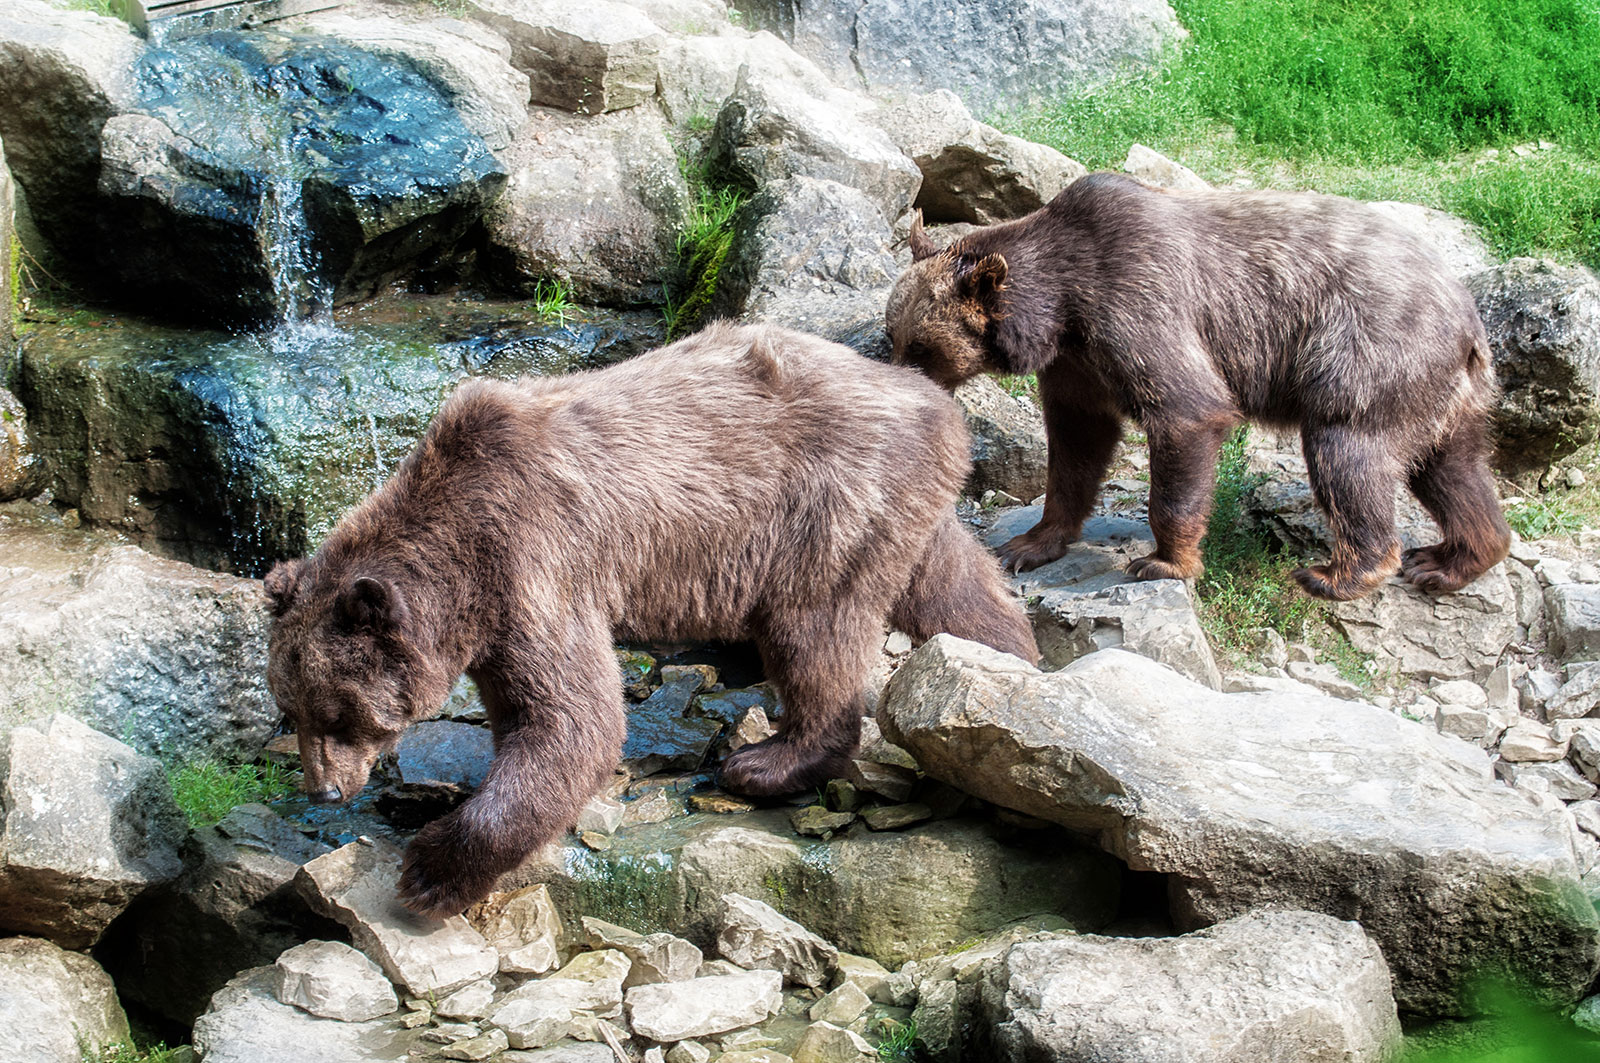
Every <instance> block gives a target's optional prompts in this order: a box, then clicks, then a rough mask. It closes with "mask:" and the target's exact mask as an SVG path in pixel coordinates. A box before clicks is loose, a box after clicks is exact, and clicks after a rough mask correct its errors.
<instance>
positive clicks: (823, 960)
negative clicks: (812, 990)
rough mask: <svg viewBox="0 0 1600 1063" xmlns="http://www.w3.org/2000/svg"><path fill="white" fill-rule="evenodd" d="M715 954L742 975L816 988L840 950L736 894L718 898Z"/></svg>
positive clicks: (825, 978)
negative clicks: (773, 974) (758, 973)
mask: <svg viewBox="0 0 1600 1063" xmlns="http://www.w3.org/2000/svg"><path fill="white" fill-rule="evenodd" d="M717 951H718V952H720V953H721V954H722V955H723V956H724V957H725V958H727V959H729V960H732V961H733V962H734V963H737V964H738V965H739V966H740V967H744V968H746V969H753V968H761V969H763V970H769V971H778V972H779V973H781V974H782V975H783V976H784V978H785V979H787V980H788V981H791V982H795V983H797V984H799V985H806V986H813V987H815V986H821V985H826V984H827V983H828V975H829V973H830V972H832V970H833V966H834V964H836V963H837V962H838V961H839V950H838V949H836V948H834V947H833V946H832V945H830V944H828V943H827V942H826V941H824V940H822V939H821V938H819V937H818V936H817V935H815V934H813V933H812V932H811V931H809V930H807V929H806V928H805V927H803V926H801V925H800V924H799V923H797V922H795V921H794V920H793V919H790V918H788V917H787V916H785V915H783V914H782V913H780V912H779V911H778V910H777V909H775V908H773V907H772V905H770V904H767V903H765V902H763V901H757V900H752V899H750V898H749V897H744V896H740V895H739V894H737V893H728V894H724V895H723V897H722V916H721V919H720V920H719V921H718V927H717Z"/></svg>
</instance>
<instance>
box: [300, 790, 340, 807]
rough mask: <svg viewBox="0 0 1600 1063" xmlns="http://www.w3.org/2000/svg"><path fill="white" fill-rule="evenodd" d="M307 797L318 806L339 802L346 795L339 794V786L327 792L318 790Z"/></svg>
mask: <svg viewBox="0 0 1600 1063" xmlns="http://www.w3.org/2000/svg"><path fill="white" fill-rule="evenodd" d="M306 796H307V797H309V798H311V800H312V801H313V802H315V803H316V804H319V805H331V804H334V803H335V802H337V801H338V800H339V798H341V797H343V796H344V795H343V794H341V793H340V792H339V788H338V787H337V786H330V787H328V789H326V790H316V791H313V792H312V793H309V794H307V795H306Z"/></svg>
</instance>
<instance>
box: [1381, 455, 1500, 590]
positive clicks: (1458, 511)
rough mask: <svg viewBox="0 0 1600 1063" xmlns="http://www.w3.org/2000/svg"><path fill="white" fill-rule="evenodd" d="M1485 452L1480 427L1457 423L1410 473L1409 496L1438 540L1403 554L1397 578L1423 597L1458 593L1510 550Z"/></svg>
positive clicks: (1498, 499)
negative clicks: (1429, 517) (1426, 516)
mask: <svg viewBox="0 0 1600 1063" xmlns="http://www.w3.org/2000/svg"><path fill="white" fill-rule="evenodd" d="M1488 449H1489V448H1488V441H1487V439H1485V437H1484V430H1483V426H1482V424H1481V423H1461V424H1458V425H1457V426H1456V428H1455V430H1454V431H1452V432H1451V433H1450V434H1449V435H1448V436H1446V438H1445V440H1444V441H1443V442H1442V443H1440V445H1439V446H1438V447H1437V448H1435V449H1434V451H1433V452H1432V453H1431V454H1429V455H1428V456H1427V457H1425V458H1424V459H1423V460H1422V462H1421V464H1419V465H1418V466H1417V467H1416V468H1415V469H1414V470H1413V471H1412V473H1411V477H1410V483H1409V486H1410V488H1411V493H1412V494H1414V495H1416V496H1417V501H1419V502H1421V503H1422V504H1423V506H1424V507H1426V508H1427V510H1428V512H1429V513H1430V514H1431V515H1432V516H1433V519H1434V520H1435V521H1437V522H1438V524H1439V530H1440V531H1441V532H1442V533H1443V534H1444V540H1443V541H1442V542H1439V543H1435V544H1434V545H1432V546H1423V547H1418V548H1417V549H1415V550H1407V551H1406V553H1405V556H1404V557H1403V558H1402V559H1401V562H1400V572H1401V575H1403V576H1405V578H1406V579H1408V580H1410V581H1411V583H1413V584H1414V585H1415V586H1416V587H1417V588H1418V589H1420V590H1423V591H1426V592H1427V593H1429V594H1448V593H1450V592H1451V591H1458V590H1460V589H1461V588H1462V587H1465V586H1466V585H1467V584H1469V583H1471V582H1472V581H1473V580H1475V579H1477V578H1478V577H1479V576H1481V575H1483V574H1484V573H1485V572H1487V571H1488V570H1489V569H1490V568H1492V567H1494V566H1495V565H1496V564H1498V563H1499V562H1500V561H1501V559H1502V558H1504V557H1505V556H1506V552H1507V551H1508V550H1509V549H1510V547H1511V529H1510V527H1508V526H1507V525H1506V518H1505V515H1504V514H1503V513H1502V512H1501V511H1500V498H1499V495H1498V494H1497V493H1496V492H1495V489H1494V478H1493V477H1492V476H1491V475H1490V474H1489V466H1488V462H1487V453H1488Z"/></svg>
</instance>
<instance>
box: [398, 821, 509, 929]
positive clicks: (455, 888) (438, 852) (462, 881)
mask: <svg viewBox="0 0 1600 1063" xmlns="http://www.w3.org/2000/svg"><path fill="white" fill-rule="evenodd" d="M465 848H466V847H465V846H463V845H462V844H460V842H459V841H458V840H457V839H456V837H455V835H454V832H453V831H451V830H450V828H449V826H448V825H447V824H446V823H445V822H444V821H435V822H433V823H430V824H428V825H427V826H426V827H424V828H423V829H422V830H421V831H419V832H418V833H417V836H416V837H415V838H413V839H412V840H411V844H410V845H408V846H406V855H405V862H404V864H403V865H402V867H401V871H400V890H399V896H400V903H402V904H404V905H405V906H406V907H407V908H409V909H410V910H411V911H413V912H415V913H417V914H418V915H421V916H426V917H428V918H431V919H446V918H448V917H450V916H452V915H460V914H461V913H462V912H464V911H466V910H467V908H469V907H470V906H472V905H474V904H476V903H477V902H479V901H481V900H483V898H484V897H487V896H488V895H489V891H490V890H491V889H493V888H494V883H495V880H496V879H497V878H498V877H499V876H498V875H497V874H492V873H488V874H486V873H485V872H484V871H483V870H482V869H481V867H475V866H474V864H475V861H473V860H472V859H471V858H470V857H469V856H468V855H467V853H466V851H465Z"/></svg>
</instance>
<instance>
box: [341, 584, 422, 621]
mask: <svg viewBox="0 0 1600 1063" xmlns="http://www.w3.org/2000/svg"><path fill="white" fill-rule="evenodd" d="M337 610H338V611H337V616H338V618H339V623H340V624H341V625H342V626H343V627H344V628H345V629H346V630H349V631H366V632H372V633H374V634H378V633H383V632H391V631H398V630H400V629H401V628H403V627H405V626H406V623H407V621H408V620H409V619H410V612H409V611H408V610H407V609H406V603H405V596H404V595H402V594H401V593H400V588H399V587H398V586H397V585H396V584H395V583H394V582H393V581H392V580H386V579H378V578H375V577H373V576H357V577H356V578H355V579H353V580H351V581H350V582H349V583H347V584H346V585H345V587H344V590H342V591H340V592H339V601H338V605H337Z"/></svg>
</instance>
